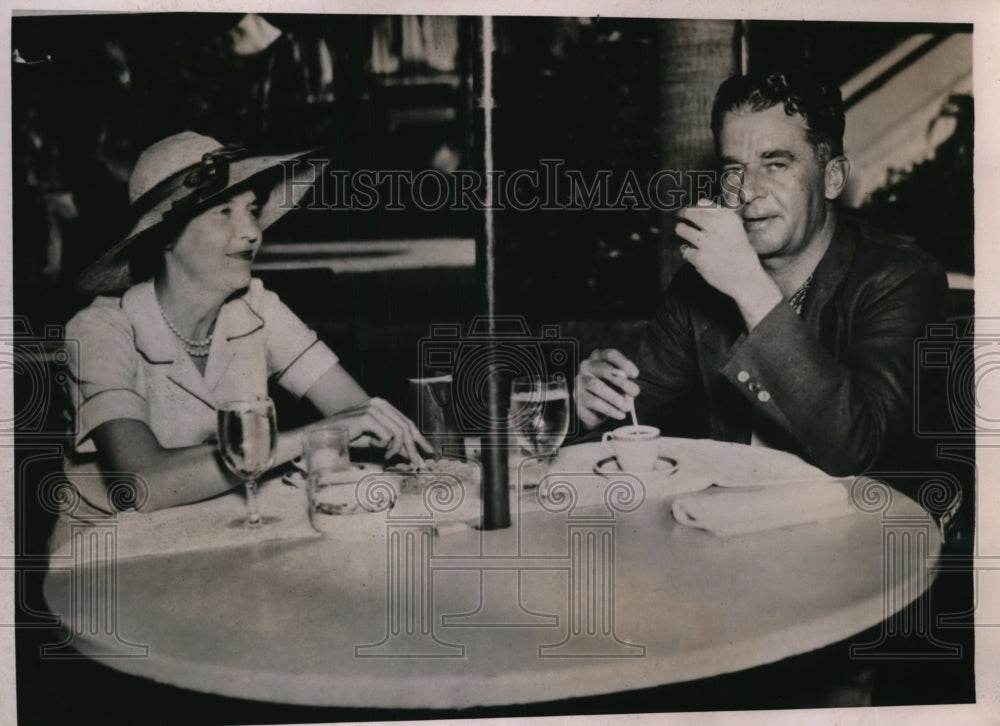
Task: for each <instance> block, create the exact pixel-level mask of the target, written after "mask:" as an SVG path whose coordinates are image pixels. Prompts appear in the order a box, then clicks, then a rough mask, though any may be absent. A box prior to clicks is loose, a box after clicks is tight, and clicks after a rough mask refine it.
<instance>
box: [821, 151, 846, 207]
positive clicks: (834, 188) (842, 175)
mask: <svg viewBox="0 0 1000 726" xmlns="http://www.w3.org/2000/svg"><path fill="white" fill-rule="evenodd" d="M850 176H851V162H850V161H849V160H848V159H847V157H846V156H835V157H833V158H832V159H830V161H828V162H826V168H825V169H824V170H823V188H824V193H825V195H826V198H827V199H828V200H830V201H831V202H832V201H833V200H834V199H836V198H837V197H839V196H840V193H841V192H843V191H844V188H845V187H846V186H847V180H848V178H849V177H850Z"/></svg>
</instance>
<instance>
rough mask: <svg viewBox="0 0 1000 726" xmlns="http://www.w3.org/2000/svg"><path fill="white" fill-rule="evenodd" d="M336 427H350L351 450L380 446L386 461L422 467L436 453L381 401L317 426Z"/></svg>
mask: <svg viewBox="0 0 1000 726" xmlns="http://www.w3.org/2000/svg"><path fill="white" fill-rule="evenodd" d="M330 424H336V425H338V426H345V427H347V429H348V431H349V432H350V438H351V446H377V447H380V448H384V449H385V456H386V458H387V459H388V458H391V457H393V456H396V455H399V456H403V457H405V458H407V459H409V460H410V461H413V462H415V463H420V462H421V461H422V460H423V457H422V456H421V454H420V450H421V449H422V450H423V451H424V452H425V453H426V454H430V455H432V456H433V455H435V454H436V453H437V452H436V451H435V449H434V447H433V446H432V445H431V443H430V442H429V441H427V439H426V438H424V435H423V434H421V433H420V429H418V428H417V425H416V424H415V423H413V421H411V420H410V419H409V418H407V417H406V416H405V415H403V413H402V412H400V411H399V409H397V408H396V407H395V406H393V405H392V404H391V403H389V402H388V401H386V400H385V399H382V398H371V399H369V400H368V401H367V402H366V403H363V404H361V405H360V406H356V407H354V408H351V409H348V410H347V411H342V412H340V413H336V414H334V415H332V416H328V417H326V418H325V419H323V420H322V421H320V422H318V424H317V425H330Z"/></svg>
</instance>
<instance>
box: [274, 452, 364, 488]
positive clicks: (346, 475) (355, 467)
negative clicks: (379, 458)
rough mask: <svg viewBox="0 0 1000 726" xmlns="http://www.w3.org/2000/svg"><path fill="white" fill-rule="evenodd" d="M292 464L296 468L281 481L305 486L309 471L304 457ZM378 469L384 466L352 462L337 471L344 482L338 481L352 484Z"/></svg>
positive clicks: (296, 485) (289, 484)
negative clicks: (341, 470) (348, 466)
mask: <svg viewBox="0 0 1000 726" xmlns="http://www.w3.org/2000/svg"><path fill="white" fill-rule="evenodd" d="M292 464H293V465H294V466H295V468H294V469H292V470H291V471H288V472H286V473H285V475H284V476H282V477H281V483H282V484H287V485H288V486H290V487H305V485H306V476H307V472H306V470H305V464H304V463H303V460H302V458H301V457H300V458H298V459H294V460H293V461H292ZM378 471H382V467H380V466H378V465H377V464H366V463H364V462H362V463H359V464H351V466H350V468H348V469H344V471H343V472H337V474H338V476H337V478H338V479H340V478H343V482H337V483H343V484H351V483H353V482H356V481H357V480H358V479H360V478H361V477H363V476H364V475H365V474H372V473H374V472H378Z"/></svg>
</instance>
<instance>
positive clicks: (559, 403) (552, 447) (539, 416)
mask: <svg viewBox="0 0 1000 726" xmlns="http://www.w3.org/2000/svg"><path fill="white" fill-rule="evenodd" d="M508 421H509V424H510V430H511V431H513V432H514V436H515V438H516V439H517V443H518V444H520V446H521V448H522V449H524V450H525V451H526V452H528V453H529V454H531V455H532V456H535V457H539V459H540V462H541V469H542V470H541V472H540V474H539V480H541V479H542V478H544V476H545V474H546V473H547V471H548V465H549V462H550V461H551V460H552V458H553V457H554V456H555V454H556V452H557V451H558V450H559V447H560V446H561V445H562V442H563V440H564V439H565V438H566V432H567V430H568V429H569V392H568V390H567V388H566V379H565V378H564V377H563V376H558V375H557V376H523V377H521V378H515V379H514V380H513V382H512V383H511V390H510V408H509V409H508Z"/></svg>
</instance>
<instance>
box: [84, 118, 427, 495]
mask: <svg viewBox="0 0 1000 726" xmlns="http://www.w3.org/2000/svg"><path fill="white" fill-rule="evenodd" d="M295 158H296V157H295V156H288V157H274V156H272V157H248V156H247V155H246V154H245V153H244V152H243V151H242V150H238V149H233V148H230V147H223V146H222V145H221V144H219V142H217V141H215V140H214V139H211V138H208V137H206V136H201V135H198V134H195V133H192V132H184V133H180V134H176V135H174V136H171V137H168V138H166V139H163V140H162V141H159V142H157V143H155V144H153V145H152V146H151V147H149V148H148V149H147V150H146V151H144V152H143V154H142V155H141V156H140V158H139V160H138V163H137V164H136V167H135V170H134V171H133V173H132V176H131V178H130V181H129V198H130V200H131V202H132V208H133V210H134V212H135V215H136V219H137V222H136V224H135V226H134V227H133V229H132V231H131V232H130V233H129V235H128V236H127V237H126V238H125V239H124V240H123V241H122V242H120V243H118V244H117V245H115V247H113V248H112V249H111V250H109V251H108V252H107V253H106V254H105V255H104V256H102V257H101V258H100V259H99V260H98V261H97V262H96V263H94V265H92V266H91V267H90V268H88V269H87V270H86V271H85V272H84V274H83V275H82V276H81V278H80V280H79V283H78V284H79V286H80V287H81V288H82V289H84V290H87V291H89V292H94V293H99V294H101V296H99V297H97V298H96V299H95V300H94V302H93V303H92V304H91V305H90V306H89V307H87V308H86V309H84V310H82V311H81V312H80V313H78V314H77V315H76V316H75V317H74V318H73V319H72V320H71V321H70V322H69V324H68V325H67V328H66V338H67V341H68V343H67V350H68V352H69V354H70V361H71V362H70V372H71V376H70V378H71V383H70V384H69V394H70V396H69V397H70V401H71V403H72V404H73V407H74V411H73V414H74V421H75V424H76V427H75V435H76V450H75V452H74V455H73V456H72V457H71V460H70V461H69V462H68V465H67V473H68V474H69V476H70V479H71V480H73V482H74V483H75V484H76V486H77V489H78V490H79V492H80V494H81V496H82V497H83V499H84V500H86V502H87V503H88V504H90V505H92V506H93V507H95V508H97V509H100V510H104V511H110V510H114V509H116V508H122V507H123V506H134V507H135V508H137V509H142V510H147V511H148V510H156V509H162V508H165V507H172V506H175V505H179V504H185V503H188V502H194V501H198V500H201V499H204V498H206V497H210V496H213V495H216V494H220V493H222V492H225V491H227V490H228V489H231V488H232V487H234V486H236V485H237V484H238V483H239V481H238V480H237V479H236V478H235V477H234V476H233V475H232V474H230V473H229V472H228V471H227V470H226V468H225V466H224V464H222V463H221V461H220V459H219V457H218V455H217V450H216V446H215V443H214V437H215V426H216V414H215V406H216V405H217V404H220V403H222V402H223V401H227V400H232V399H238V398H247V397H251V396H256V395H262V396H263V395H267V379H268V378H269V377H270V376H275V377H276V379H277V382H278V383H279V384H281V385H282V386H283V387H284V388H286V389H287V390H289V391H290V392H292V393H293V394H295V395H298V396H305V397H306V398H308V399H309V400H310V401H311V402H312V403H313V404H315V406H316V407H317V408H318V409H319V411H320V412H321V413H322V414H323V416H325V418H323V419H322V420H321V421H319V422H318V423H317V424H313V425H314V426H317V425H332V424H336V425H339V426H344V427H346V428H347V429H348V430H349V431H350V436H351V439H352V445H365V444H373V445H375V446H381V447H384V448H385V453H386V456H387V457H388V456H394V455H401V456H403V457H406V458H409V459H412V460H417V461H419V459H420V451H419V447H422V448H423V449H424V450H425V451H433V449H432V448H431V446H430V444H429V443H428V442H427V441H426V440H425V439H424V438H423V436H421V434H420V432H419V431H418V430H417V428H416V426H415V425H414V424H413V422H411V421H410V420H409V419H407V418H406V417H405V416H403V414H401V413H400V412H399V411H398V410H396V409H395V408H394V407H393V406H391V405H390V404H389V403H387V402H385V401H383V400H381V399H377V398H370V397H369V396H368V395H367V394H366V393H365V392H364V390H362V388H361V387H360V386H359V385H358V383H357V382H356V381H355V380H354V379H353V378H352V377H351V376H350V375H349V374H348V373H347V372H346V371H345V370H344V369H343V368H342V367H341V366H340V364H339V363H338V362H337V356H336V355H335V354H334V353H333V352H332V351H331V350H330V349H329V348H328V347H327V346H326V345H324V344H323V343H322V342H321V341H319V340H318V339H317V337H316V334H315V333H314V332H313V331H311V330H310V329H309V328H307V327H306V326H305V325H304V324H303V323H302V322H301V321H300V320H299V319H298V318H297V317H296V316H295V315H294V314H293V313H292V312H291V311H290V310H289V309H288V308H287V307H285V305H284V304H283V303H282V302H281V301H280V300H279V299H278V297H277V296H276V295H275V294H274V293H272V292H269V291H267V290H265V289H264V287H263V286H262V285H261V283H260V281H259V280H256V279H253V278H252V277H251V264H252V262H253V259H254V255H255V254H256V253H257V250H259V249H260V245H261V232H262V230H263V229H265V228H266V227H267V226H268V225H270V224H271V223H273V222H274V221H275V220H276V219H277V218H278V217H280V216H281V215H282V214H283V213H284V212H286V211H288V209H290V208H292V207H293V206H294V205H295V204H296V203H297V201H298V198H300V197H301V196H302V194H304V192H305V190H306V189H307V188H308V186H309V181H308V180H305V179H303V178H296V177H294V176H292V175H289V174H285V173H283V172H285V171H286V169H285V167H284V166H283V162H285V161H290V160H293V159H295ZM298 167H305V168H306V170H307V171H309V172H312V171H313V168H312V167H311V165H309V164H297V165H295V167H293V168H298ZM296 197H298V198H296ZM123 289H124V292H120V291H121V290H123ZM109 293H116V294H114V295H112V294H109ZM307 428H309V427H306V428H305V429H298V430H295V431H289V432H286V433H283V434H281V435H280V436H279V439H278V446H277V455H276V458H275V463H276V464H280V463H283V462H287V461H289V460H290V459H293V458H295V457H296V456H298V455H299V454H300V453H301V445H300V438H301V435H302V433H303V432H304V431H305V430H306V429H307ZM112 472H113V473H115V476H118V477H120V476H121V475H120V474H117V473H119V472H125V473H126V477H130V476H131V475H135V478H134V479H133V481H137V482H142V484H141V485H137V486H136V491H135V493H134V495H133V496H132V497H131V498H129V497H126V498H125V499H126V500H125V501H109V496H108V492H107V491H106V489H105V483H106V482H105V480H107V481H110V477H111V473H112Z"/></svg>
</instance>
